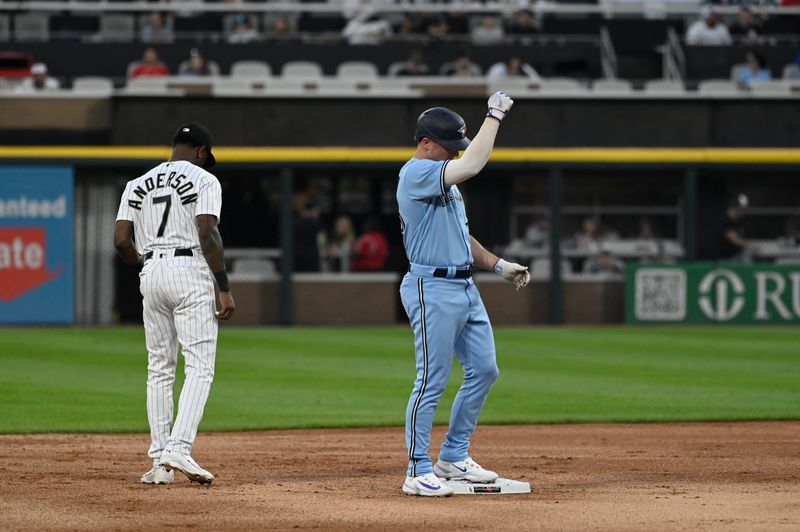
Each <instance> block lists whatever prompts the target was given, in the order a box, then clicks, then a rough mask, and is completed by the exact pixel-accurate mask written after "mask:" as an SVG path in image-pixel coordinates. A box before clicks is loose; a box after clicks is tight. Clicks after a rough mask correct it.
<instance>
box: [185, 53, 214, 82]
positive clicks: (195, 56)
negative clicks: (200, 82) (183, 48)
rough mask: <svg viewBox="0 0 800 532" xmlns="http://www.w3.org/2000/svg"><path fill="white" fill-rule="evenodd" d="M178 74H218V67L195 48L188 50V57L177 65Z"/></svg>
mask: <svg viewBox="0 0 800 532" xmlns="http://www.w3.org/2000/svg"><path fill="white" fill-rule="evenodd" d="M178 75H179V76H219V67H218V66H217V65H216V63H212V62H210V61H208V60H206V57H205V56H204V55H203V53H202V52H201V51H200V50H198V49H197V48H192V51H191V52H189V59H187V60H186V61H184V62H183V63H181V64H180V66H179V67H178Z"/></svg>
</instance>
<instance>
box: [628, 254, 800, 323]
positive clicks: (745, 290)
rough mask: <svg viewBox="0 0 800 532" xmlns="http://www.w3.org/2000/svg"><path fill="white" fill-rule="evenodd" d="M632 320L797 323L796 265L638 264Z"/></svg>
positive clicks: (799, 283)
mask: <svg viewBox="0 0 800 532" xmlns="http://www.w3.org/2000/svg"><path fill="white" fill-rule="evenodd" d="M625 299H626V314H627V318H628V322H630V323H654V322H656V323H658V322H661V323H669V322H677V323H785V324H789V323H800V264H783V265H773V264H747V265H745V264H726V263H718V264H717V263H693V264H674V265H672V264H670V265H656V264H638V265H631V267H630V268H629V269H628V271H627V284H626V296H625Z"/></svg>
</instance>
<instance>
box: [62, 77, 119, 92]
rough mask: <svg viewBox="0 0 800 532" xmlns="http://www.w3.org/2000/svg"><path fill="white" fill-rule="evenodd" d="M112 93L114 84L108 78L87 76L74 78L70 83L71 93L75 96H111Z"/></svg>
mask: <svg viewBox="0 0 800 532" xmlns="http://www.w3.org/2000/svg"><path fill="white" fill-rule="evenodd" d="M113 91H114V84H113V83H112V82H111V80H110V79H108V78H101V77H93V76H87V77H80V78H75V80H74V81H73V83H72V92H74V93H76V94H82V95H87V94H91V95H94V96H111V94H112V92H113Z"/></svg>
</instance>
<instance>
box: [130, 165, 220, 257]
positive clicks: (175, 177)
mask: <svg viewBox="0 0 800 532" xmlns="http://www.w3.org/2000/svg"><path fill="white" fill-rule="evenodd" d="M221 207H222V189H221V187H220V184H219V181H218V180H217V178H216V177H214V175H213V174H211V173H209V172H207V171H206V170H204V169H203V168H200V167H199V166H195V165H193V164H191V163H189V162H187V161H170V162H166V163H162V164H160V165H158V166H156V167H155V168H153V169H152V170H150V171H149V172H147V173H145V174H144V175H142V176H141V177H138V178H136V179H134V180H132V181H129V182H128V186H127V187H126V188H125V192H123V194H122V199H121V200H120V206H119V212H118V213H117V220H130V221H132V222H133V225H134V234H135V242H136V248H137V250H138V251H139V252H140V253H145V252H147V251H151V250H153V249H181V248H189V249H194V248H198V247H200V237H199V235H198V231H197V219H196V218H197V216H199V215H201V214H210V215H213V216H215V217H216V218H217V221H219V218H220V210H221Z"/></svg>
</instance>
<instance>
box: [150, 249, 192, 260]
mask: <svg viewBox="0 0 800 532" xmlns="http://www.w3.org/2000/svg"><path fill="white" fill-rule="evenodd" d="M165 251H169V250H165ZM172 256H173V257H192V256H194V251H192V250H191V249H176V250H175V253H174V254H173V255H172ZM152 258H153V252H152V251H148V252H147V253H145V254H144V260H149V259H152Z"/></svg>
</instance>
